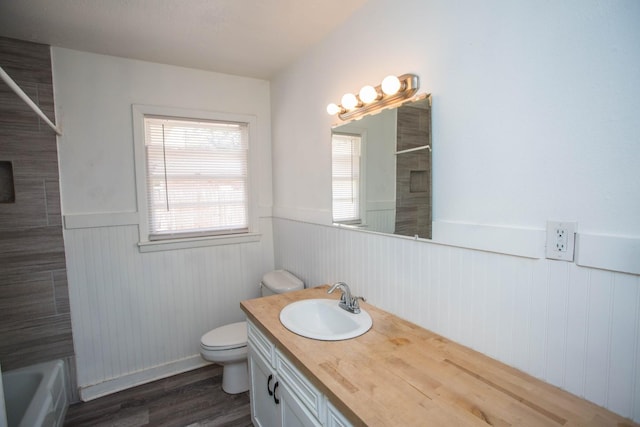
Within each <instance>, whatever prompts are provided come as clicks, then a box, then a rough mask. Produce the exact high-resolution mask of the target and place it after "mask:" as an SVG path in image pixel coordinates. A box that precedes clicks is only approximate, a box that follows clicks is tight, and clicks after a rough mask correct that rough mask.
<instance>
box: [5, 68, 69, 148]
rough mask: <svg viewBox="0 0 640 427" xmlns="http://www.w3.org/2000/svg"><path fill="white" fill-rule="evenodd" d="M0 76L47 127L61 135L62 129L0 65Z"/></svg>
mask: <svg viewBox="0 0 640 427" xmlns="http://www.w3.org/2000/svg"><path fill="white" fill-rule="evenodd" d="M0 78H2V80H4V82H5V83H6V84H7V85H8V86H9V87H10V88H11V89H13V91H14V92H15V93H16V95H18V96H19V97H20V98H21V99H22V100H23V101H24V102H26V104H27V105H28V106H29V107H31V109H32V110H33V111H35V112H36V114H37V115H39V116H40V118H41V119H42V120H44V121H45V123H46V124H48V125H49V127H50V128H51V129H53V131H54V132H55V133H56V134H57V135H58V136H62V131H60V129H58V127H57V126H56V125H54V124H53V123H52V122H51V120H49V118H48V117H47V116H46V115H45V114H44V113H43V112H42V110H41V109H40V107H38V106H37V105H36V103H35V102H33V101H32V100H31V98H29V96H28V95H27V94H26V93H24V91H23V90H22V89H21V88H20V86H18V84H17V83H16V82H14V81H13V79H12V78H11V77H10V76H9V74H7V73H6V72H5V71H4V70H3V69H2V67H0Z"/></svg>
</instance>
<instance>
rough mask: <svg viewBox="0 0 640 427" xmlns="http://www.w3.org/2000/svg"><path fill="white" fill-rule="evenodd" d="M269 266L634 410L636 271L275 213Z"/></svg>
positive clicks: (637, 407)
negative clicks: (335, 285)
mask: <svg viewBox="0 0 640 427" xmlns="http://www.w3.org/2000/svg"><path fill="white" fill-rule="evenodd" d="M274 247H275V264H276V268H285V269H287V270H289V271H291V272H292V273H294V274H296V275H297V276H298V277H300V278H301V279H303V280H304V282H305V283H306V284H307V286H310V287H311V286H317V285H320V284H324V283H330V282H333V281H338V280H340V281H345V282H347V283H348V284H349V286H350V287H351V288H352V291H353V292H354V293H355V294H356V295H363V296H364V297H366V298H367V301H368V302H370V303H371V304H373V305H376V306H378V307H380V308H382V309H384V310H387V311H390V312H392V313H394V314H396V315H398V316H400V317H402V318H405V319H407V320H409V321H412V322H414V323H417V324H419V325H420V326H422V327H425V328H427V329H430V330H432V331H434V332H436V333H439V334H441V335H443V336H445V337H447V338H450V339H452V340H454V341H456V342H459V343H461V344H463V345H466V346H468V347H471V348H474V349H476V350H478V351H480V352H482V353H485V354H487V355H489V356H491V357H493V358H495V359H498V360H500V361H502V362H504V363H506V364H508V365H511V366H514V367H516V368H518V369H520V370H522V371H524V372H527V373H529V374H531V375H533V376H535V377H537V378H541V379H542V380H544V381H546V382H548V383H551V384H554V385H556V386H558V387H561V388H563V389H565V390H568V391H569V392H571V393H573V394H576V395H578V396H581V397H584V398H586V399H587V400H590V401H592V402H595V403H596V404H598V405H601V406H604V407H606V408H609V409H611V410H612V411H614V412H617V413H619V414H621V415H623V416H625V417H630V418H633V419H634V420H635V421H636V422H638V421H640V276H638V275H632V274H624V273H616V272H611V271H605V270H598V269H593V268H585V267H580V266H578V265H576V264H575V263H569V262H564V261H554V260H547V259H532V258H522V257H516V256H510V255H501V254H496V253H490V252H484V251H478V250H470V249H463V248H458V247H453V246H446V245H442V244H436V243H431V242H424V241H414V240H412V239H407V238H399V237H389V236H383V235H379V234H373V233H364V232H361V231H353V230H346V229H343V228H337V227H331V226H323V225H315V224H308V223H303V222H298V221H291V220H287V219H281V218H275V219H274Z"/></svg>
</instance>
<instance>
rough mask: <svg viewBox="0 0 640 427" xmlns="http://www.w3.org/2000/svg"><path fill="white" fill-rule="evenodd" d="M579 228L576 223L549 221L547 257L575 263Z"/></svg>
mask: <svg viewBox="0 0 640 427" xmlns="http://www.w3.org/2000/svg"><path fill="white" fill-rule="evenodd" d="M577 228H578V223H577V222H575V221H547V248H546V257H547V258H549V259H559V260H562V261H573V254H574V249H575V241H576V229H577Z"/></svg>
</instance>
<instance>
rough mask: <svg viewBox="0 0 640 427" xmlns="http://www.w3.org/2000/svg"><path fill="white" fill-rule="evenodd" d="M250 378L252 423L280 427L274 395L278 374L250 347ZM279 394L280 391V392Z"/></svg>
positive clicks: (278, 410)
mask: <svg viewBox="0 0 640 427" xmlns="http://www.w3.org/2000/svg"><path fill="white" fill-rule="evenodd" d="M248 362H249V376H250V380H251V387H250V393H249V397H250V399H251V421H252V422H253V424H254V425H255V426H258V427H274V426H280V425H282V423H281V415H280V408H279V406H278V405H276V402H275V400H274V397H273V395H270V394H269V392H270V391H271V393H273V390H274V388H275V387H276V381H277V379H276V373H275V371H274V370H273V369H272V368H271V367H270V366H269V364H268V363H267V362H266V361H265V360H264V358H263V357H262V356H260V354H258V353H257V352H256V351H255V350H253V349H252V348H251V346H249V355H248ZM278 392H279V390H278Z"/></svg>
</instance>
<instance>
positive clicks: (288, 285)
mask: <svg viewBox="0 0 640 427" xmlns="http://www.w3.org/2000/svg"><path fill="white" fill-rule="evenodd" d="M303 288H304V283H303V282H302V281H301V280H300V279H298V278H297V277H296V276H294V275H293V274H291V273H289V272H288V271H286V270H275V271H270V272H269V273H266V274H265V275H264V276H262V282H260V289H261V293H262V296H269V295H275V294H282V293H285V292H291V291H295V290H299V289H303ZM200 355H201V356H202V358H203V359H204V360H207V361H209V362H215V363H217V364H219V365H222V390H224V391H225V392H226V393H229V394H237V393H242V392H245V391H247V390H249V371H248V367H247V322H246V321H245V322H237V323H231V324H229V325H224V326H220V327H219V328H215V329H213V330H211V331H209V332H207V333H206V334H204V335H203V336H202V338H201V339H200Z"/></svg>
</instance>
